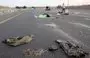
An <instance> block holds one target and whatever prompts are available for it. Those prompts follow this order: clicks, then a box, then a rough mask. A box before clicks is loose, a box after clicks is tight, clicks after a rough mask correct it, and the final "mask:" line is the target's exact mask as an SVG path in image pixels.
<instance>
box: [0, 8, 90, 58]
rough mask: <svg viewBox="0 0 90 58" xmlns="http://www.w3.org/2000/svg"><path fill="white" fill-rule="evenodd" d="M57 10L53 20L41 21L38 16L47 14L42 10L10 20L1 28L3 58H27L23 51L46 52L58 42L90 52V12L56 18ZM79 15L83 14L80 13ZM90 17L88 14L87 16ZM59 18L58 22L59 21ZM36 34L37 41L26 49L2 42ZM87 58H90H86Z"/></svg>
mask: <svg viewBox="0 0 90 58" xmlns="http://www.w3.org/2000/svg"><path fill="white" fill-rule="evenodd" d="M55 11H56V10H55V9H53V10H52V11H50V12H47V13H49V14H50V15H52V16H53V17H51V18H46V19H40V18H35V15H39V14H41V13H44V12H45V11H43V9H36V10H30V11H27V12H25V13H23V14H20V15H19V16H17V17H14V18H12V19H11V20H9V21H7V22H5V23H2V24H0V58H25V57H24V56H23V55H22V50H24V49H26V48H31V49H39V48H43V49H47V48H48V46H50V45H51V44H54V43H53V41H54V40H56V39H62V40H69V41H72V42H75V43H78V44H80V45H82V46H84V48H85V49H87V51H90V45H89V44H90V42H89V41H90V39H89V38H90V36H89V35H90V25H89V24H90V23H89V22H90V20H89V18H90V17H89V15H90V14H89V13H88V12H89V11H88V12H85V10H82V12H83V13H82V12H80V11H81V10H70V11H72V12H70V15H68V16H65V15H60V16H57V15H56V12H55ZM77 12H80V13H77ZM84 13H87V14H84ZM56 17H57V19H56ZM28 34H34V35H35V39H34V40H33V41H32V42H31V43H29V44H25V45H21V46H18V47H9V46H7V45H5V44H3V43H2V42H1V41H2V40H4V39H7V38H9V37H10V36H23V35H28ZM60 57H61V58H67V56H66V55H65V54H64V52H63V51H62V50H59V51H56V52H54V53H50V52H48V53H46V54H45V56H42V57H41V58H60ZM86 58H89V56H87V57H86Z"/></svg>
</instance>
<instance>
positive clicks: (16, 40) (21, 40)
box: [2, 35, 33, 46]
mask: <svg viewBox="0 0 90 58" xmlns="http://www.w3.org/2000/svg"><path fill="white" fill-rule="evenodd" d="M32 38H33V35H28V36H23V37H11V38H9V39H5V40H4V41H2V42H3V43H5V44H7V45H10V46H19V45H22V44H26V43H29V42H31V41H32Z"/></svg>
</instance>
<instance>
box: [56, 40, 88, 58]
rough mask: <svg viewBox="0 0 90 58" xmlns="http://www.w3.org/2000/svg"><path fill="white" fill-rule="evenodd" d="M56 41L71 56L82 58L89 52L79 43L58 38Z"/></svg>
mask: <svg viewBox="0 0 90 58" xmlns="http://www.w3.org/2000/svg"><path fill="white" fill-rule="evenodd" d="M55 42H56V43H58V45H59V47H61V49H62V50H63V51H64V52H65V53H66V55H68V56H69V57H76V58H80V57H83V56H85V55H87V54H88V53H86V52H85V51H84V50H83V49H82V48H80V47H79V46H78V45H75V44H73V43H70V42H69V41H62V40H56V41H55Z"/></svg>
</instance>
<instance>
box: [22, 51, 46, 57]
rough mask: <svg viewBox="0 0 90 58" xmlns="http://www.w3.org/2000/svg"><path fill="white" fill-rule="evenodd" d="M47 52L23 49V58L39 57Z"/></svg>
mask: <svg viewBox="0 0 90 58" xmlns="http://www.w3.org/2000/svg"><path fill="white" fill-rule="evenodd" d="M46 51H47V50H44V49H36V50H32V49H25V50H24V51H23V54H24V56H33V57H36V56H41V55H42V54H44V53H45V52H46Z"/></svg>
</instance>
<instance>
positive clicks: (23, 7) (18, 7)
mask: <svg viewBox="0 0 90 58" xmlns="http://www.w3.org/2000/svg"><path fill="white" fill-rule="evenodd" d="M15 8H16V9H26V8H27V7H26V6H22V7H21V6H16V7H15Z"/></svg>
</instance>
